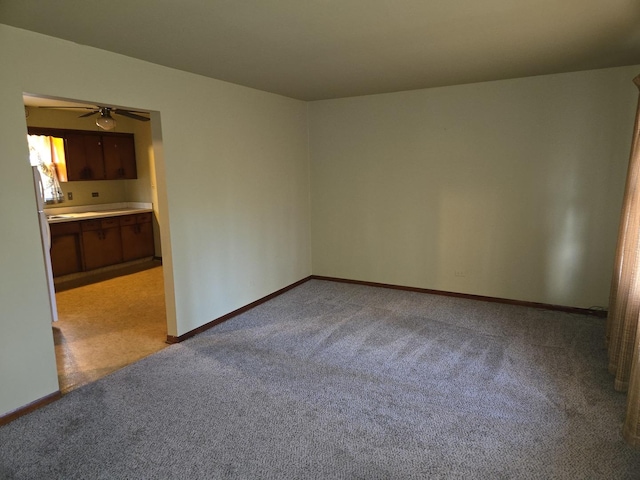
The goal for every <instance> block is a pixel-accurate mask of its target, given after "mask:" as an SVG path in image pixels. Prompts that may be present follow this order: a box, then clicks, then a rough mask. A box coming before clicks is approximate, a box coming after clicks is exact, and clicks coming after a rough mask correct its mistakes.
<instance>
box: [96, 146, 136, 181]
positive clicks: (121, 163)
mask: <svg viewBox="0 0 640 480" xmlns="http://www.w3.org/2000/svg"><path fill="white" fill-rule="evenodd" d="M102 152H103V153H104V167H105V172H106V178H107V180H117V179H121V178H137V177H138V175H137V171H136V149H135V145H134V141H133V135H131V136H129V135H127V136H124V135H123V136H120V135H118V136H106V135H103V136H102Z"/></svg>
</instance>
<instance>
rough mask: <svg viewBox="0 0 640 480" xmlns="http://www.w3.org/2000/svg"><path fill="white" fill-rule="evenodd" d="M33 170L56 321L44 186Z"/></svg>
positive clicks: (55, 313) (48, 280)
mask: <svg viewBox="0 0 640 480" xmlns="http://www.w3.org/2000/svg"><path fill="white" fill-rule="evenodd" d="M31 168H32V170H33V184H34V187H35V191H36V204H37V208H38V220H39V222H40V237H41V238H42V253H43V254H44V265H45V270H46V274H47V285H48V288H49V306H50V308H51V318H52V320H53V321H54V322H57V321H58V305H57V304H56V291H55V287H54V284H53V269H52V268H51V255H50V253H49V250H50V249H51V230H50V229H49V222H47V215H46V214H45V213H44V185H43V184H42V178H41V177H40V172H39V171H38V167H31Z"/></svg>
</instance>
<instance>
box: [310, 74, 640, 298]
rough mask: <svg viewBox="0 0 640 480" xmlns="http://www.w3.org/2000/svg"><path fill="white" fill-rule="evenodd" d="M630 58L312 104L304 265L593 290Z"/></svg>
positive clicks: (451, 284) (617, 195)
mask: <svg viewBox="0 0 640 480" xmlns="http://www.w3.org/2000/svg"><path fill="white" fill-rule="evenodd" d="M637 73H638V68H632V67H629V68H616V69H607V70H598V71H589V72H581V73H571V74H563V75H550V76H543V77H533V78H524V79H516V80H506V81H497V82H488V83H482V84H473V85H463V86H454V87H445V88H434V89H428V90H419V91H411V92H402V93H395V94H386V95H374V96H365V97H357V98H347V99H339V100H327V101H319V102H313V103H311V104H310V107H309V122H310V132H311V140H310V149H311V179H312V246H313V248H312V252H313V273H314V274H316V275H324V276H333V277H341V278H348V279H357V280H365V281H373V282H382V283H389V284H396V285H404V286H412V287H419V288H430V289H437V290H443V291H453V292H462V293H470V294H477V295H486V296H492V297H501V298H508V299H516V300H523V301H534V302H543V303H549V304H558V305H567V306H576V307H585V308H588V307H591V306H603V307H606V306H607V303H608V294H609V282H610V279H611V270H612V266H613V254H614V250H615V241H616V234H617V224H618V221H619V214H620V206H621V199H622V194H623V189H624V179H625V175H626V165H627V162H628V155H629V146H630V142H631V132H632V128H633V114H634V112H635V106H636V99H637V89H636V88H635V86H634V85H633V84H632V79H633V77H634V76H635V75H636V74H637Z"/></svg>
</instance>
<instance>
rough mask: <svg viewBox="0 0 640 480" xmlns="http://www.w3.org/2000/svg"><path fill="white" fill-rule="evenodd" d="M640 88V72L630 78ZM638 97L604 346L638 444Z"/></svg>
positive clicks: (627, 429) (630, 437) (628, 434)
mask: <svg viewBox="0 0 640 480" xmlns="http://www.w3.org/2000/svg"><path fill="white" fill-rule="evenodd" d="M633 81H634V83H635V84H636V86H637V87H638V88H639V89H640V75H638V76H637V77H636V78H635V79H634V80H633ZM639 136H640V99H639V101H638V109H637V111H636V121H635V126H634V129H633V141H632V145H631V156H630V159H629V168H628V171H627V183H626V187H625V194H624V200H623V206H622V215H621V219H620V227H619V230H618V246H617V248H616V258H615V266H614V272H613V279H612V282H611V293H610V298H609V315H608V318H607V338H606V340H607V347H608V353H609V371H610V372H611V373H612V374H613V375H615V381H614V388H615V389H616V390H620V391H628V397H627V415H626V418H625V423H624V428H623V434H624V436H625V438H626V439H627V441H628V442H629V443H631V444H632V445H634V446H637V447H640V365H638V363H639V359H638V356H640V347H639V345H638V341H639V340H640V334H639V333H638V327H639V326H640V322H639V316H640V184H639V182H640V139H639Z"/></svg>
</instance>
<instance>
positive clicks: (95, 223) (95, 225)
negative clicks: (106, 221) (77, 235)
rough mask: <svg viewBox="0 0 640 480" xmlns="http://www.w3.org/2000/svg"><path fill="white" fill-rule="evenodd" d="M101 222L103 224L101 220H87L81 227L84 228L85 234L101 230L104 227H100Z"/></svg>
mask: <svg viewBox="0 0 640 480" xmlns="http://www.w3.org/2000/svg"><path fill="white" fill-rule="evenodd" d="M100 222H101V220H100V219H97V220H85V221H84V222H81V223H80V226H81V227H82V231H83V232H88V231H91V230H100V229H101V228H102V226H101V225H100Z"/></svg>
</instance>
